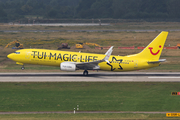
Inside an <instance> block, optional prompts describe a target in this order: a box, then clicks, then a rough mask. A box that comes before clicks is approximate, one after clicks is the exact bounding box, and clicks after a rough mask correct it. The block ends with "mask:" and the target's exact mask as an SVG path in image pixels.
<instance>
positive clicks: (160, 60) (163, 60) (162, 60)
mask: <svg viewBox="0 0 180 120" xmlns="http://www.w3.org/2000/svg"><path fill="white" fill-rule="evenodd" d="M165 61H166V59H159V60H158V61H148V63H160V62H165Z"/></svg>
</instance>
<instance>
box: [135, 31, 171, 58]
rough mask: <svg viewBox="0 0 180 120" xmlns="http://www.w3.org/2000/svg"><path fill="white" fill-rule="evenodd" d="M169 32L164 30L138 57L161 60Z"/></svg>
mask: <svg viewBox="0 0 180 120" xmlns="http://www.w3.org/2000/svg"><path fill="white" fill-rule="evenodd" d="M167 35H168V32H166V31H162V32H161V33H160V34H159V35H158V36H157V37H156V38H155V39H154V40H153V41H152V42H151V43H150V44H149V45H148V46H147V47H146V48H144V50H143V51H142V52H140V53H139V54H137V57H139V58H142V59H148V60H154V61H157V60H159V57H160V55H161V52H162V50H163V47H164V43H165V41H166V38H167Z"/></svg>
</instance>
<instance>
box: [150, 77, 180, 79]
mask: <svg viewBox="0 0 180 120" xmlns="http://www.w3.org/2000/svg"><path fill="white" fill-rule="evenodd" d="M148 78H153V79H156V78H159V79H165V78H167V79H179V78H180V77H148Z"/></svg>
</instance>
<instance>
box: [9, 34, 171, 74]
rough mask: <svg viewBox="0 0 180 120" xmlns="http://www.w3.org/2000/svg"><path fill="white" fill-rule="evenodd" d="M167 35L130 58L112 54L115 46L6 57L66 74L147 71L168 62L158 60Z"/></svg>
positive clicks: (19, 52)
mask: <svg viewBox="0 0 180 120" xmlns="http://www.w3.org/2000/svg"><path fill="white" fill-rule="evenodd" d="M167 35H168V32H165V31H162V32H161V33H160V34H159V35H158V36H157V37H156V38H155V39H154V40H153V41H152V42H151V43H150V44H149V45H148V46H147V47H146V48H145V49H144V50H143V51H141V52H140V53H138V54H133V55H128V56H115V55H111V53H112V51H113V46H112V47H111V48H110V49H109V50H108V51H107V52H106V53H105V55H103V54H91V53H79V52H68V51H59V50H46V49H21V50H17V51H16V52H15V53H11V54H9V55H8V56H7V57H8V58H10V59H11V60H13V61H15V62H16V64H19V65H22V68H21V69H24V64H35V65H48V66H58V67H60V70H63V71H76V70H80V69H81V70H84V72H83V75H88V70H105V71H116V72H122V71H132V70H140V69H148V68H152V67H156V66H159V65H160V63H161V62H164V61H165V60H166V59H159V58H160V55H161V52H162V50H163V47H164V43H165V41H166V38H167Z"/></svg>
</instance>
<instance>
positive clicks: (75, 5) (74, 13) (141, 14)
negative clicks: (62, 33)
mask: <svg viewBox="0 0 180 120" xmlns="http://www.w3.org/2000/svg"><path fill="white" fill-rule="evenodd" d="M179 11H180V0H0V22H9V21H13V20H18V19H22V18H26V17H27V16H36V17H37V18H38V17H40V18H43V19H63V18H67V19H76V18H81V19H92V18H94V19H96V18H114V19H179V18H180V12H179Z"/></svg>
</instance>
